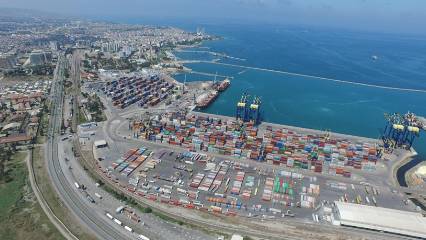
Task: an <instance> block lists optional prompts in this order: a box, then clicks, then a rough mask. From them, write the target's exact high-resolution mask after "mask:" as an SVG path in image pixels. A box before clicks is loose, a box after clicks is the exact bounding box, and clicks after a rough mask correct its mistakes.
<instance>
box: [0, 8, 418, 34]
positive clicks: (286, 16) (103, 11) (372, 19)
mask: <svg viewBox="0 0 426 240" xmlns="http://www.w3.org/2000/svg"><path fill="white" fill-rule="evenodd" d="M0 6H2V7H11V8H26V9H37V10H43V11H48V12H54V13H59V14H67V15H73V16H84V17H93V18H97V19H99V18H106V19H114V18H117V19H119V18H120V19H124V18H158V19H160V20H161V19H164V18H168V19H173V18H176V19H182V18H184V19H189V20H192V21H205V20H210V21H217V22H218V23H226V22H228V21H233V22H236V23H256V22H258V23H264V22H267V23H278V24H292V25H298V24H300V25H319V26H330V27H339V28H348V29H359V30H368V31H381V32H396V33H398V32H409V33H420V34H422V35H423V34H426V27H424V25H426V0H150V1H148V0H0Z"/></svg>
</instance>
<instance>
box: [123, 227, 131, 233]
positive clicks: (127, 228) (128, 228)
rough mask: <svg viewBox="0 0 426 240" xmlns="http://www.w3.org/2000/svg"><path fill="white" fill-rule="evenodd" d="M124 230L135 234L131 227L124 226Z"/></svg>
mask: <svg viewBox="0 0 426 240" xmlns="http://www.w3.org/2000/svg"><path fill="white" fill-rule="evenodd" d="M124 229H126V230H127V231H129V232H133V229H132V228H131V227H128V226H124Z"/></svg>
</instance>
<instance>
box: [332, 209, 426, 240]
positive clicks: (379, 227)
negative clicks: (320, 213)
mask: <svg viewBox="0 0 426 240" xmlns="http://www.w3.org/2000/svg"><path fill="white" fill-rule="evenodd" d="M335 204H336V210H337V218H338V219H336V220H337V223H338V224H340V225H341V226H348V227H356V228H363V229H369V230H374V231H380V232H386V233H392V234H398V235H402V236H409V237H416V238H426V217H424V216H423V215H422V214H420V213H416V212H408V211H400V210H395V209H389V208H382V207H374V206H366V205H360V204H354V203H345V202H338V201H335Z"/></svg>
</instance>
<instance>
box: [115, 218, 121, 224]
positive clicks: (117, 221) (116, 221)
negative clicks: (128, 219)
mask: <svg viewBox="0 0 426 240" xmlns="http://www.w3.org/2000/svg"><path fill="white" fill-rule="evenodd" d="M114 222H115V223H117V224H118V225H120V226H122V225H123V223H121V221H120V220H118V219H117V218H114Z"/></svg>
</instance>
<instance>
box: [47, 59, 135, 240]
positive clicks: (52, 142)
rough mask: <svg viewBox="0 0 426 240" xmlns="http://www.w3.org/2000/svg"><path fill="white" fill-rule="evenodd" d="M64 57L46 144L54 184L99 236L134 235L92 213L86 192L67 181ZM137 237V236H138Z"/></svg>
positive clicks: (57, 75) (54, 86)
mask: <svg viewBox="0 0 426 240" xmlns="http://www.w3.org/2000/svg"><path fill="white" fill-rule="evenodd" d="M65 61H66V60H65V59H64V56H61V57H59V60H58V67H57V70H56V71H55V76H54V80H53V83H52V88H51V100H52V108H51V113H50V122H49V131H48V142H47V146H46V159H47V163H48V172H49V174H50V177H51V178H52V183H53V185H54V187H55V188H56V190H57V192H58V194H59V195H60V197H61V198H62V200H63V201H64V202H65V204H66V205H67V207H68V208H69V209H70V211H71V212H73V213H74V214H75V215H76V216H77V217H78V219H79V220H81V221H82V222H84V224H85V225H86V226H87V227H88V228H89V229H91V230H92V231H93V233H94V234H95V235H96V236H97V237H98V238H99V239H111V240H113V239H129V238H132V237H131V236H130V235H129V234H126V233H125V232H124V229H123V230H121V231H120V230H118V229H117V228H116V227H115V226H111V225H112V223H110V222H108V220H107V219H106V218H105V217H101V216H99V215H96V214H92V207H91V206H90V204H91V203H89V201H88V200H86V199H84V197H83V195H82V194H79V193H78V192H76V191H75V187H74V186H73V185H72V183H70V182H69V181H67V179H66V176H65V174H64V172H63V169H62V167H61V164H60V161H59V157H58V141H59V138H60V135H59V132H60V128H61V122H62V107H63V98H64V89H63V79H64V67H63V65H64V62H65ZM134 238H135V237H133V239H134Z"/></svg>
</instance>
